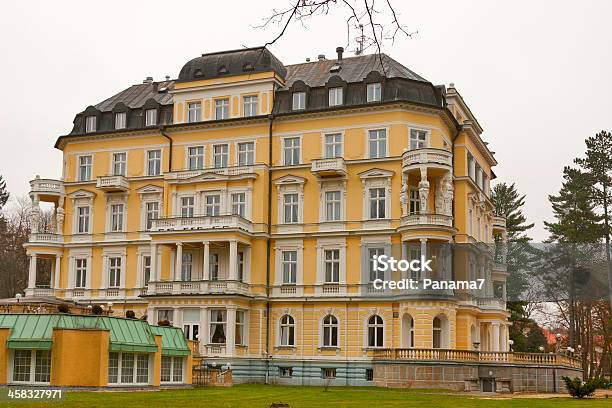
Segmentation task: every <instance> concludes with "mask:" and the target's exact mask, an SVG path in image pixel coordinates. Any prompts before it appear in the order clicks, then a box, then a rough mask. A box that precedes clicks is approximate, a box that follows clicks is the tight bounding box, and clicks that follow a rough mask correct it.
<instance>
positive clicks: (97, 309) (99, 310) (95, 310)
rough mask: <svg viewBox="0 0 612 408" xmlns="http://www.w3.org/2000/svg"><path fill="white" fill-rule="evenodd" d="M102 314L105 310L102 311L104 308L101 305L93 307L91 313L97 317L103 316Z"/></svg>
mask: <svg viewBox="0 0 612 408" xmlns="http://www.w3.org/2000/svg"><path fill="white" fill-rule="evenodd" d="M102 312H104V310H102V306H100V305H93V307H92V308H91V313H93V314H95V315H101V314H102Z"/></svg>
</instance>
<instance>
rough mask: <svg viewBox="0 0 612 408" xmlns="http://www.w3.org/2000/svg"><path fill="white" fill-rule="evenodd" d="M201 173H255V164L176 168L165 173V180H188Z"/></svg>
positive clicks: (225, 174) (228, 174)
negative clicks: (189, 168) (190, 168)
mask: <svg viewBox="0 0 612 408" xmlns="http://www.w3.org/2000/svg"><path fill="white" fill-rule="evenodd" d="M203 174H218V175H222V176H240V175H244V174H255V166H254V165H253V166H231V167H207V168H205V169H194V170H178V171H173V172H170V173H166V174H165V177H164V178H165V179H166V180H176V181H180V180H189V179H191V178H194V177H197V176H200V175H203Z"/></svg>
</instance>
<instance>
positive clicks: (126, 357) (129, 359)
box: [120, 353, 134, 384]
mask: <svg viewBox="0 0 612 408" xmlns="http://www.w3.org/2000/svg"><path fill="white" fill-rule="evenodd" d="M120 370H121V382H122V383H123V384H130V383H133V382H134V354H132V353H121V364H120Z"/></svg>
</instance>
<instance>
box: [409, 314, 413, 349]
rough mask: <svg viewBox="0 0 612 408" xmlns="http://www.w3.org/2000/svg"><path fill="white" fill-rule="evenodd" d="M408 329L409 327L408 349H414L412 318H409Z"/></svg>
mask: <svg viewBox="0 0 612 408" xmlns="http://www.w3.org/2000/svg"><path fill="white" fill-rule="evenodd" d="M408 327H410V345H409V346H408V347H414V319H413V318H412V316H411V317H410V323H409V326H408Z"/></svg>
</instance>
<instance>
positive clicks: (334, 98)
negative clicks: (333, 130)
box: [329, 87, 342, 106]
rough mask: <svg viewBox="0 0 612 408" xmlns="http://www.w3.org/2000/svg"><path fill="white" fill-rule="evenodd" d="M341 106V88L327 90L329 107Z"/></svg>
mask: <svg viewBox="0 0 612 408" xmlns="http://www.w3.org/2000/svg"><path fill="white" fill-rule="evenodd" d="M338 105H342V88H340V87H338V88H329V106H338Z"/></svg>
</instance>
